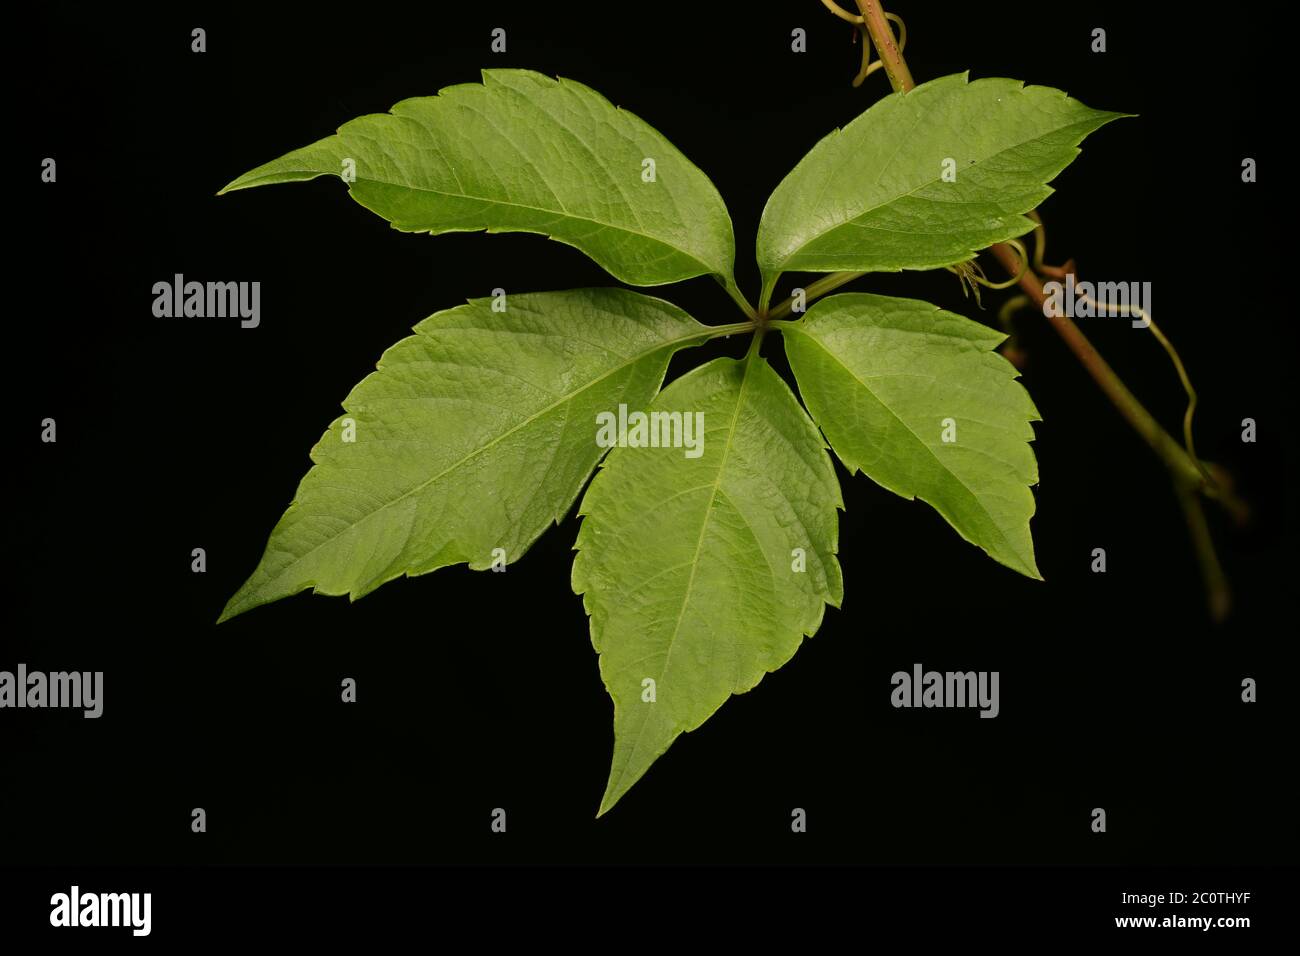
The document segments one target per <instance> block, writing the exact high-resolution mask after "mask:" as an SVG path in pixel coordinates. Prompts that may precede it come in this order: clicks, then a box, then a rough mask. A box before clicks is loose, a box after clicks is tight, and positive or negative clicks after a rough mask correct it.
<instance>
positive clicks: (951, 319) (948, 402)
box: [780, 294, 1041, 578]
mask: <svg viewBox="0 0 1300 956" xmlns="http://www.w3.org/2000/svg"><path fill="white" fill-rule="evenodd" d="M780 328H781V329H782V331H783V332H784V333H786V335H785V348H786V355H787V357H788V358H789V360H790V368H791V369H792V370H793V371H794V375H795V380H796V381H797V382H798V385H799V394H800V395H801V396H802V397H803V400H804V404H805V405H806V406H807V407H808V411H810V412H811V413H812V416H813V419H814V421H816V422H817V424H818V425H819V426H820V427H821V430H822V431H823V432H824V433H825V434H826V437H827V438H828V439H829V440H830V444H831V447H832V448H833V449H834V450H835V453H836V454H837V455H838V456H839V458H840V460H841V461H843V462H844V464H845V465H846V466H847V467H848V468H849V470H850V471H862V472H864V473H865V474H866V475H867V476H868V477H870V478H872V479H873V480H875V481H876V482H878V483H879V484H881V485H883V486H884V487H886V488H888V489H889V490H890V491H893V492H896V493H897V494H900V495H902V496H903V497H904V498H909V499H910V498H920V499H921V500H923V501H926V502H928V503H929V504H931V505H933V506H934V508H935V509H936V510H937V511H938V512H939V513H940V514H941V515H943V516H944V518H946V519H947V521H948V523H949V524H951V525H952V526H953V527H954V528H955V529H956V530H957V533H958V534H960V535H961V536H962V537H963V538H965V539H966V540H967V541H969V542H971V543H972V544H976V545H978V546H979V547H981V548H983V549H984V550H985V551H987V552H988V554H989V556H990V557H992V558H993V559H994V560H996V561H999V562H1001V563H1002V564H1005V565H1006V566H1007V567H1009V568H1013V569H1015V570H1016V571H1019V572H1020V573H1021V574H1025V575H1028V576H1029V577H1032V578H1039V577H1041V576H1040V575H1039V573H1038V567H1037V565H1036V564H1035V563H1034V544H1033V540H1032V538H1031V537H1030V533H1029V519H1030V517H1031V516H1032V515H1033V513H1034V496H1033V494H1032V493H1031V492H1030V490H1029V486H1030V485H1032V484H1035V483H1036V482H1037V481H1038V465H1037V462H1036V461H1035V460H1034V453H1033V450H1032V449H1031V448H1030V446H1029V444H1028V443H1029V442H1030V441H1032V440H1033V437H1034V430H1033V426H1032V425H1030V422H1032V421H1037V420H1039V415H1038V410H1037V409H1036V408H1034V403H1033V402H1032V401H1031V400H1030V398H1029V393H1028V392H1026V391H1025V389H1024V387H1023V386H1021V384H1020V383H1019V382H1018V381H1016V375H1017V373H1016V370H1015V367H1014V366H1013V365H1012V364H1011V363H1010V362H1008V361H1007V360H1006V359H1004V358H1003V357H1002V356H1001V355H998V354H997V353H996V352H993V351H991V350H992V349H993V348H994V347H995V346H997V345H998V343H1000V342H1001V341H1002V340H1003V339H1004V338H1005V336H1004V335H1002V333H1000V332H995V331H994V330H992V329H990V328H988V327H987V326H983V325H980V324H979V323H978V322H972V321H971V320H970V319H967V318H963V317H962V316H960V315H956V314H954V313H952V312H945V311H943V310H942V309H940V308H938V307H937V306H933V305H930V304H929V303H927V302H918V301H916V300H915V299H897V298H891V297H887V296H879V295H864V294H844V295H835V296H830V297H828V298H825V299H822V300H821V301H819V302H816V303H814V304H813V305H812V306H811V307H810V308H809V310H808V312H807V314H806V315H804V317H803V319H802V320H800V321H798V322H793V323H788V324H781V325H780Z"/></svg>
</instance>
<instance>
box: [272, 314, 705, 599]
mask: <svg viewBox="0 0 1300 956" xmlns="http://www.w3.org/2000/svg"><path fill="white" fill-rule="evenodd" d="M711 334H713V329H712V328H711V327H709V326H703V327H702V328H701V330H700V331H699V332H694V333H692V334H691V335H687V336H682V337H681V338H677V339H670V340H669V341H666V342H662V343H659V344H658V345H656V346H655V347H654V348H651V349H647V350H646V351H644V352H641V353H639V354H637V355H636V356H634V357H633V358H631V359H629V360H628V361H626V362H623V363H622V364H620V365H616V366H614V367H613V368H611V369H609V370H608V371H607V372H605V373H604V374H603V375H601V376H599V377H598V378H594V379H592V380H591V381H590V382H588V383H587V384H585V385H583V386H582V387H581V388H579V389H575V390H574V391H572V392H569V393H567V394H566V395H564V396H563V397H561V398H559V399H557V400H556V401H554V402H552V403H551V404H550V405H547V406H546V407H545V408H542V409H539V410H538V411H536V412H534V413H533V414H532V415H529V416H528V417H527V418H526V419H524V420H523V421H521V422H519V423H518V424H517V425H514V426H512V427H511V428H509V429H507V430H506V431H504V432H502V433H501V434H500V435H498V436H497V437H496V438H493V439H492V440H491V441H490V442H488V443H487V444H486V445H483V446H482V447H480V448H476V449H475V450H474V451H472V452H470V453H469V454H468V455H466V456H465V457H464V458H461V459H460V460H459V461H456V462H454V463H453V464H451V465H449V466H447V467H446V468H444V469H443V470H442V471H440V472H438V473H437V474H436V475H433V476H431V477H429V478H427V479H425V480H424V481H422V482H420V483H419V484H418V485H415V486H414V487H412V488H409V489H407V490H406V491H404V492H402V493H401V494H400V495H398V496H397V497H396V498H393V499H391V500H389V501H386V502H384V503H383V504H382V505H380V506H379V507H377V508H375V509H374V510H373V511H370V512H367V513H366V515H365V516H364V517H362V518H361V519H360V520H358V521H354V522H352V523H351V524H349V525H347V527H345V528H344V529H343V530H342V531H338V532H336V533H334V534H331V535H330V536H329V537H328V538H325V539H324V540H323V541H321V542H320V543H319V544H316V545H314V546H313V547H312V548H311V550H310V551H304V552H303V553H302V554H301V555H299V556H298V557H296V558H294V559H293V561H291V562H290V563H289V564H287V565H285V567H283V568H281V569H280V571H279V572H278V573H277V574H276V576H275V577H276V578H278V577H282V576H283V575H284V574H286V573H288V571H289V570H290V569H292V568H294V567H297V566H298V565H299V564H301V563H302V562H303V561H305V560H307V558H309V557H310V556H311V555H313V554H315V553H316V552H317V551H319V550H320V549H321V548H323V547H324V546H325V545H327V544H329V543H330V542H332V541H334V540H335V539H337V538H339V537H342V536H343V535H344V534H346V533H348V532H349V531H351V530H352V529H353V528H356V527H357V526H358V525H360V524H361V523H362V522H363V521H369V520H370V519H371V518H373V517H374V516H375V515H377V514H379V513H380V512H382V511H384V510H385V509H387V508H390V507H392V506H393V505H395V504H397V503H398V502H399V501H403V500H405V499H406V498H409V497H410V496H411V495H413V494H417V493H419V492H421V491H423V490H424V489H425V488H426V487H428V486H429V485H431V484H433V483H434V482H436V481H438V480H440V479H442V478H443V477H445V476H446V475H448V474H450V473H451V472H453V471H455V470H456V469H457V468H460V467H461V466H462V465H464V464H465V463H466V462H467V461H469V460H470V459H472V458H474V457H476V456H478V455H481V454H482V453H483V452H485V451H487V450H488V449H490V448H492V447H494V446H495V445H497V444H498V443H500V442H502V441H504V440H505V439H507V438H509V437H510V436H511V435H513V434H514V433H515V432H517V431H519V430H520V429H521V428H524V427H526V426H528V425H530V424H532V423H533V422H534V421H536V420H537V419H539V418H541V417H542V416H543V415H546V414H547V413H549V412H551V411H554V410H555V409H556V408H559V407H560V406H561V405H563V404H565V403H566V402H571V401H573V400H574V399H575V398H577V397H578V396H579V395H581V394H582V393H583V392H585V391H587V390H588V389H591V388H594V387H595V386H597V385H599V384H600V383H601V382H603V381H604V380H605V379H607V378H609V377H610V376H611V375H614V374H616V373H618V372H621V371H623V370H625V369H627V368H630V367H631V366H633V365H636V364H637V363H638V362H640V361H642V360H643V359H646V358H648V357H650V356H651V355H654V354H655V353H656V352H659V351H661V350H663V349H666V348H673V347H674V346H680V345H683V344H684V343H686V342H690V341H693V340H695V339H699V338H706V337H708V336H709V335H711ZM344 410H345V411H346V410H347V409H344ZM295 504H296V501H295ZM272 580H274V578H272Z"/></svg>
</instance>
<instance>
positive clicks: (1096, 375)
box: [857, 0, 1247, 621]
mask: <svg viewBox="0 0 1300 956" xmlns="http://www.w3.org/2000/svg"><path fill="white" fill-rule="evenodd" d="M857 4H858V9H859V10H860V11H862V20H863V24H864V25H865V27H866V29H867V32H868V33H870V35H871V39H872V41H873V42H874V43H875V46H876V51H877V52H878V54H879V56H880V59H881V61H882V62H883V63H884V68H885V75H886V76H888V77H889V82H890V85H891V86H892V87H893V89H894V91H895V92H897V93H906V92H907V91H908V90H910V89H912V88H913V87H914V86H915V85H916V83H915V81H914V80H913V79H912V74H911V71H910V70H908V68H907V62H906V61H905V60H904V59H903V54H902V52H901V51H900V50H899V49H898V45H897V44H896V43H895V42H894V32H893V30H892V29H891V28H890V26H889V21H888V19H887V18H886V16H885V11H884V9H883V8H882V6H881V4H880V3H879V2H878V0H857ZM991 251H992V252H993V254H994V255H995V256H996V257H997V259H998V261H999V262H1000V263H1001V264H1002V266H1003V268H1005V269H1006V270H1007V274H1008V275H1013V276H1014V275H1016V274H1017V273H1018V272H1020V269H1021V262H1020V259H1019V257H1018V256H1017V255H1016V253H1015V251H1014V250H1013V249H1012V248H1011V247H1010V246H1008V245H1006V244H1005V243H998V244H997V245H995V246H993V247H992V249H991ZM1020 287H1021V288H1022V289H1023V290H1024V291H1025V292H1026V293H1027V294H1028V295H1029V297H1030V298H1031V299H1033V300H1034V301H1035V302H1036V303H1038V306H1039V308H1040V309H1041V310H1042V313H1043V314H1044V315H1045V316H1046V317H1047V320H1048V321H1049V322H1051V323H1052V326H1053V327H1054V328H1055V329H1056V331H1057V333H1058V334H1059V335H1060V336H1061V338H1062V339H1063V340H1064V341H1065V344H1066V345H1067V346H1068V347H1069V349H1070V351H1071V352H1073V353H1074V355H1075V357H1076V358H1077V359H1078V360H1079V362H1080V364H1082V365H1083V367H1084V368H1085V369H1086V370H1087V372H1088V374H1089V375H1091V376H1092V378H1093V380H1094V381H1095V382H1096V383H1097V385H1098V386H1099V387H1100V388H1101V390H1102V392H1104V393H1105V394H1106V397H1107V398H1109V399H1110V400H1111V403H1112V404H1113V405H1114V406H1115V407H1116V408H1117V409H1118V410H1119V412H1120V414H1121V415H1123V416H1124V418H1125V420H1126V421H1128V423H1129V424H1130V425H1131V426H1132V427H1133V430H1134V431H1136V432H1137V433H1138V434H1139V435H1141V436H1142V438H1143V439H1144V440H1145V441H1146V443H1147V444H1148V445H1149V446H1151V449H1152V450H1153V451H1154V452H1155V453H1156V455H1158V456H1159V457H1160V459H1161V461H1163V462H1164V463H1165V466H1166V467H1167V468H1168V469H1169V472H1170V475H1171V476H1172V478H1173V482H1174V491H1175V492H1176V494H1177V496H1178V502H1179V504H1180V505H1181V506H1182V509H1183V516H1184V517H1185V518H1186V520H1187V527H1188V531H1189V533H1190V534H1191V537H1192V544H1193V547H1194V549H1195V552H1196V559H1197V563H1198V564H1199V565H1200V568H1201V577H1202V579H1203V580H1204V582H1205V590H1206V600H1207V603H1208V606H1209V610H1210V615H1211V617H1212V618H1213V619H1214V620H1215V621H1222V620H1223V619H1224V618H1225V617H1227V614H1228V611H1229V609H1230V607H1231V603H1232V599H1231V592H1230V590H1229V588H1228V582H1227V578H1226V577H1225V576H1224V573H1223V567H1222V565H1221V564H1220V563H1219V558H1218V555H1217V554H1216V553H1215V550H1214V542H1213V540H1212V539H1211V537H1210V531H1209V524H1208V522H1207V521H1206V519H1205V511H1204V509H1203V508H1202V506H1201V499H1200V497H1199V495H1202V494H1203V495H1206V496H1207V497H1210V498H1215V499H1217V500H1219V501H1220V503H1221V504H1223V505H1224V507H1225V508H1227V510H1228V511H1229V512H1230V513H1231V514H1232V515H1233V517H1234V518H1235V519H1237V520H1238V521H1241V520H1244V517H1245V515H1246V514H1247V507H1246V505H1245V503H1244V502H1242V501H1240V500H1239V499H1237V498H1236V497H1235V496H1234V495H1233V494H1232V493H1231V492H1230V491H1229V490H1228V489H1226V488H1225V487H1223V485H1222V483H1214V482H1210V481H1207V480H1206V476H1205V475H1204V473H1203V472H1202V470H1201V468H1200V466H1199V465H1198V464H1197V462H1195V461H1194V460H1193V459H1192V457H1191V455H1189V454H1188V453H1187V451H1186V449H1184V448H1183V446H1182V445H1180V444H1179V443H1178V442H1177V441H1175V440H1174V438H1173V436H1171V435H1170V434H1169V433H1168V432H1167V431H1165V429H1164V428H1163V427H1162V426H1161V425H1160V423H1159V422H1158V421H1156V419H1155V417H1154V416H1153V415H1152V414H1151V413H1150V412H1148V411H1147V410H1146V408H1145V407H1144V406H1143V405H1142V403H1141V402H1139V401H1138V400H1137V397H1136V396H1135V395H1134V394H1133V393H1132V392H1131V391H1129V388H1128V386H1126V385H1125V384H1124V382H1123V381H1122V380H1121V379H1120V377H1119V376H1118V375H1116V374H1115V371H1114V369H1112V368H1111V367H1110V365H1109V364H1108V363H1107V362H1106V360H1105V359H1104V358H1102V356H1101V353H1100V352H1098V351H1097V350H1096V348H1094V347H1093V345H1092V343H1091V342H1089V341H1088V338H1087V336H1085V335H1084V334H1083V332H1082V331H1081V330H1080V329H1079V327H1078V326H1077V325H1075V324H1074V322H1073V321H1072V320H1071V319H1070V318H1068V317H1067V316H1064V315H1053V314H1051V312H1052V310H1048V309H1043V304H1044V302H1045V301H1046V298H1047V295H1046V293H1045V292H1044V290H1043V280H1042V278H1041V277H1040V276H1039V275H1038V273H1037V272H1036V271H1034V270H1033V269H1025V270H1024V271H1023V273H1021V275H1020Z"/></svg>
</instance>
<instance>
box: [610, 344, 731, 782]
mask: <svg viewBox="0 0 1300 956" xmlns="http://www.w3.org/2000/svg"><path fill="white" fill-rule="evenodd" d="M754 358H755V354H754V353H752V352H751V353H750V355H748V356H746V358H745V372H744V375H743V376H742V378H741V380H740V388H739V389H738V390H737V393H736V410H735V412H734V413H732V416H731V425H730V427H729V428H728V430H727V443H726V444H725V445H724V446H723V448H722V460H721V461H719V462H718V473H717V475H716V476H715V477H714V479H713V490H712V491H711V492H710V493H709V504H708V507H706V508H705V509H704V517H703V520H701V522H700V536H699V538H697V539H696V542H695V554H694V555H693V556H692V558H691V561H690V565H691V574H690V577H689V578H687V581H686V590H685V593H684V594H683V595H682V606H681V608H680V609H679V610H678V612H677V620H676V621H675V622H674V624H673V634H672V637H670V638H669V639H668V647H667V648H666V649H665V650H664V664H663V667H661V668H660V669H659V679H660V680H663V678H664V675H665V674H667V673H668V663H669V661H670V660H671V659H672V654H673V647H674V645H675V644H676V643H677V636H678V635H679V634H680V633H681V629H682V619H683V618H684V617H685V616H686V608H687V606H688V605H689V604H690V603H691V592H692V590H694V587H695V572H696V571H697V570H698V569H699V566H700V551H701V549H703V547H704V535H705V533H706V532H707V531H708V530H709V519H710V518H711V517H712V515H713V506H714V505H715V504H716V503H717V500H718V494H719V492H720V491H721V489H722V475H723V472H724V471H726V468H727V459H728V458H729V457H730V456H731V446H732V444H733V442H734V441H735V437H736V424H737V422H739V421H740V409H741V408H742V407H743V406H744V404H745V387H746V386H747V385H748V384H749V370H750V367H751V365H752V363H753V361H754ZM703 487H706V488H707V487H709V486H708V485H705V486H703ZM645 726H646V722H645V721H644V720H643V721H641V723H640V724H638V725H637V730H636V736H634V737H633V738H632V741H631V744H630V748H629V751H628V757H627V759H626V760H624V761H623V765H622V766H621V767H619V770H618V779H617V780H614V781H613V782H612V783H611V784H610V785H609V787H608V788H607V789H608V791H609V792H610V793H613V792H615V791H617V790H618V786H619V784H621V783H622V782H623V778H624V777H625V776H627V768H628V766H629V765H630V764H631V762H632V755H633V754H635V753H636V750H637V747H639V746H640V744H641V740H642V738H643V737H644V736H645Z"/></svg>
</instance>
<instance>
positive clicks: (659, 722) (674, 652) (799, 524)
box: [573, 353, 843, 814]
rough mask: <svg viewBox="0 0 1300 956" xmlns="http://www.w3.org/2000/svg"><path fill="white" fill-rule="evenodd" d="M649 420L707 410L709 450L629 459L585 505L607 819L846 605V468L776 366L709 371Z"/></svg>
mask: <svg viewBox="0 0 1300 956" xmlns="http://www.w3.org/2000/svg"><path fill="white" fill-rule="evenodd" d="M650 410H651V413H652V414H653V413H654V412H673V413H681V415H682V417H683V421H686V420H687V416H692V415H702V416H703V432H702V434H703V436H704V441H703V445H702V448H701V450H702V453H701V454H699V456H698V457H691V456H690V455H689V454H687V451H688V450H689V449H683V448H673V447H669V448H664V447H659V448H648V447H619V448H616V449H614V450H613V451H612V452H611V453H610V455H609V456H608V458H606V460H605V462H604V464H603V465H602V466H601V468H600V470H599V472H598V473H597V474H596V477H595V478H594V479H593V480H592V483H591V486H590V488H589V489H588V490H587V493H586V495H584V497H583V500H582V504H581V506H580V508H579V512H580V513H581V514H582V515H583V516H584V518H583V522H582V529H581V531H580V533H579V535H578V541H577V544H576V548H577V550H578V554H577V556H576V558H575V560H574V564H573V589H574V591H575V592H576V593H579V594H582V595H583V603H584V605H585V607H586V609H587V613H588V614H589V615H590V616H591V640H592V644H593V645H594V646H595V648H596V650H597V651H598V652H599V653H600V670H601V675H602V677H603V679H604V682H605V686H606V688H607V689H608V691H609V694H610V696H611V697H612V698H613V700H614V758H613V763H612V766H611V769H610V775H609V782H608V785H607V787H606V791H605V795H604V798H603V799H602V801H601V806H600V813H602V814H603V813H605V812H606V811H607V810H609V809H610V808H611V807H612V806H613V805H614V804H615V803H616V802H617V801H618V800H619V798H620V797H621V796H622V795H623V794H624V793H626V792H627V791H628V789H629V788H630V787H631V786H632V785H633V784H634V783H635V782H636V781H637V780H638V779H639V778H640V777H641V775H642V774H644V773H645V772H646V769H647V768H648V767H649V766H650V765H651V764H652V763H653V762H654V761H655V759H656V758H657V757H659V755H660V754H662V753H663V752H664V751H665V750H667V749H668V746H669V745H670V744H671V743H672V741H673V740H674V739H675V738H676V737H677V735H678V734H681V733H683V732H686V731H690V730H694V729H695V728H696V727H699V726H700V725H701V724H702V723H703V722H704V721H705V720H707V719H708V717H709V716H710V715H711V714H713V713H714V712H715V711H716V710H717V709H718V708H719V707H720V706H721V705H722V704H723V703H724V702H725V701H726V700H727V698H728V697H729V696H730V695H732V694H740V693H744V692H745V691H747V690H749V689H750V688H752V687H754V686H755V685H756V684H757V683H758V682H759V680H760V679H762V677H763V675H764V674H765V673H767V672H768V671H773V670H776V669H777V668H778V667H780V666H781V665H782V664H784V663H785V662H786V661H788V660H789V659H790V658H791V657H792V656H793V654H794V652H795V650H796V649H797V648H798V646H799V644H800V642H801V640H802V638H803V636H804V635H812V634H813V633H814V632H816V630H817V628H818V626H819V625H820V624H821V620H822V612H823V609H824V606H825V604H828V603H829V604H832V605H835V606H837V607H838V606H839V603H840V601H841V599H842V596H843V583H842V579H841V577H840V569H839V562H838V560H837V559H836V557H835V552H836V548H837V541H838V515H837V513H836V509H837V508H840V507H842V506H843V505H842V502H841V499H840V490H839V484H838V482H837V480H836V476H835V472H834V468H833V466H832V465H831V461H830V456H829V455H828V454H827V451H826V445H825V442H824V441H823V439H822V437H821V435H819V434H818V433H817V429H816V427H815V426H814V425H813V423H812V422H811V421H810V420H809V418H808V416H807V414H806V413H805V412H804V410H803V409H802V408H800V407H799V403H798V401H797V400H796V399H795V397H794V395H793V393H792V392H791V391H790V388H789V386H787V385H786V384H785V382H783V381H782V380H781V378H780V377H779V376H778V375H777V374H776V372H775V371H774V370H773V369H772V367H771V366H770V365H768V363H767V362H766V361H765V360H764V359H762V358H760V357H759V356H758V355H757V354H755V353H751V355H750V356H749V358H747V359H746V360H744V361H736V360H734V359H725V358H724V359H717V360H715V361H712V362H710V363H708V364H706V365H703V366H701V367H699V368H697V369H695V370H693V371H692V372H690V373H689V374H687V375H685V376H683V377H682V378H680V379H678V380H677V381H675V382H673V383H672V384H671V385H669V386H668V388H666V389H664V391H663V392H662V393H661V394H660V395H659V396H658V398H656V399H655V401H654V403H653V404H652V405H651V409H650Z"/></svg>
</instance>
